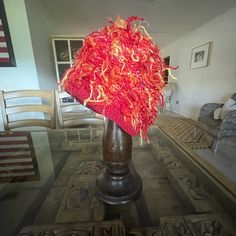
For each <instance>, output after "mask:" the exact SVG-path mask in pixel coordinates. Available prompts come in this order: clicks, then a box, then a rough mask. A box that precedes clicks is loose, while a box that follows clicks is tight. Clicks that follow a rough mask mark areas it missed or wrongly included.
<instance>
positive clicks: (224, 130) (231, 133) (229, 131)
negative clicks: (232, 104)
mask: <svg viewBox="0 0 236 236" xmlns="http://www.w3.org/2000/svg"><path fill="white" fill-rule="evenodd" d="M225 137H236V110H233V111H230V112H229V113H228V114H227V115H226V116H225V117H224V119H223V121H222V123H221V126H220V131H219V133H218V135H217V139H218V140H219V139H222V138H225Z"/></svg>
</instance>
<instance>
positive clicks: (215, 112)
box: [214, 107, 222, 120]
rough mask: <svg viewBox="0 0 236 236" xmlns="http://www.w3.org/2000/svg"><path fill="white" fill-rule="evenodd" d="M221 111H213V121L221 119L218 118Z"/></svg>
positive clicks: (220, 109) (219, 109)
mask: <svg viewBox="0 0 236 236" xmlns="http://www.w3.org/2000/svg"><path fill="white" fill-rule="evenodd" d="M221 111H222V107H220V108H217V109H215V111H214V119H215V120H219V119H221V118H220V114H221Z"/></svg>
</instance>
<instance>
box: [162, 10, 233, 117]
mask: <svg viewBox="0 0 236 236" xmlns="http://www.w3.org/2000/svg"><path fill="white" fill-rule="evenodd" d="M235 26H236V8H232V9H231V10H229V11H228V12H226V13H225V14H223V15H221V16H219V17H217V18H215V19H214V20H212V21H210V22H208V23H207V24H205V25H203V26H202V27H200V28H198V29H197V30H195V31H193V32H191V33H190V34H188V35H186V36H184V37H183V38H181V39H180V40H178V41H176V42H174V43H172V44H171V45H169V46H168V47H166V48H163V49H162V55H163V57H166V56H170V58H171V62H170V63H171V65H173V66H179V69H177V70H176V71H173V74H174V75H175V76H176V77H178V80H177V81H174V82H175V83H176V85H177V92H176V93H175V95H174V97H173V100H172V106H173V108H174V110H175V111H176V112H178V113H180V114H182V115H185V116H187V117H191V118H194V119H197V116H198V113H199V109H200V107H201V106H202V105H203V104H205V103H207V102H224V101H225V100H226V99H227V97H228V96H230V94H232V93H234V92H236V30H235ZM207 42H212V50H211V52H210V62H209V66H208V67H202V68H196V69H190V60H191V51H192V48H194V47H196V46H199V45H202V44H205V43H207ZM170 81H173V80H172V79H170ZM176 101H178V102H179V104H176Z"/></svg>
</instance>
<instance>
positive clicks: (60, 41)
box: [51, 36, 84, 83]
mask: <svg viewBox="0 0 236 236" xmlns="http://www.w3.org/2000/svg"><path fill="white" fill-rule="evenodd" d="M51 39H52V47H53V55H54V62H55V68H56V75H57V82H58V83H59V82H60V80H61V79H62V76H63V74H64V72H65V70H66V69H68V68H70V67H71V66H72V64H73V59H74V56H75V53H76V52H77V51H78V50H79V49H80V48H81V47H82V46H83V41H84V39H83V38H82V37H69V36H52V37H51Z"/></svg>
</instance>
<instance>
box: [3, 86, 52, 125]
mask: <svg viewBox="0 0 236 236" xmlns="http://www.w3.org/2000/svg"><path fill="white" fill-rule="evenodd" d="M0 104H1V109H2V117H3V124H4V128H5V130H12V129H15V128H21V127H34V126H40V127H46V128H51V129H53V128H55V95H54V91H43V90H16V91H7V92H5V91H2V90H0Z"/></svg>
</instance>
